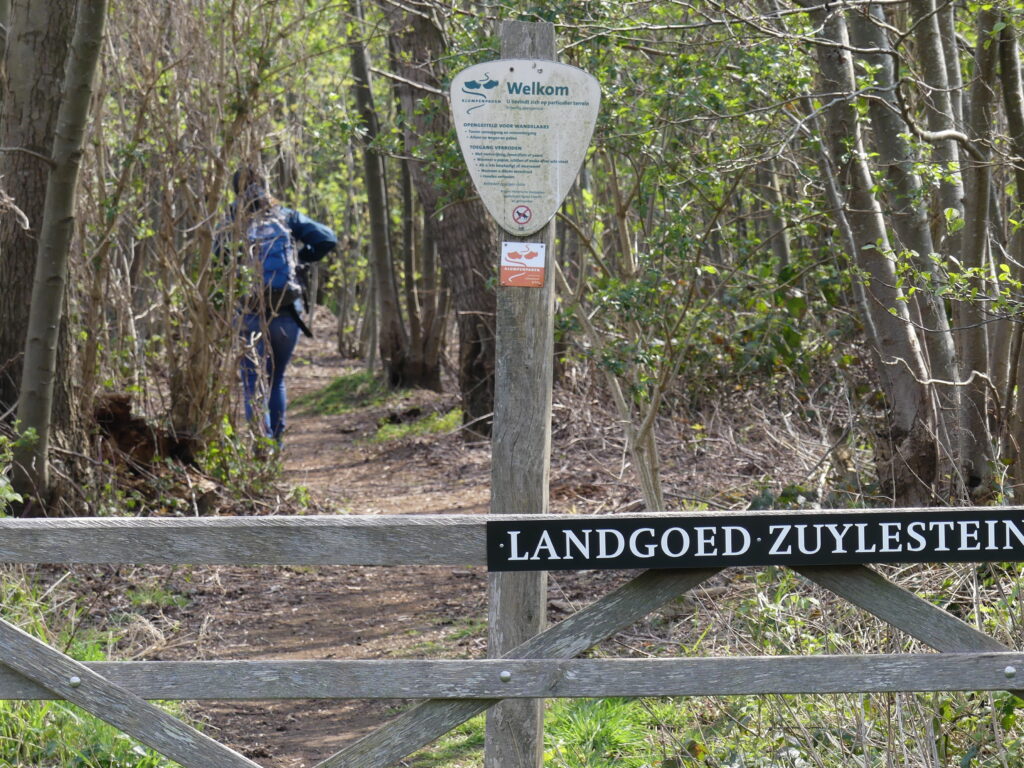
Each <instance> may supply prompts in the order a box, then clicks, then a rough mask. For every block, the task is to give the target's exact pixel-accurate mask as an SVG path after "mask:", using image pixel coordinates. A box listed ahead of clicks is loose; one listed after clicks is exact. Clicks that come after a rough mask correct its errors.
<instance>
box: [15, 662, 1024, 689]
mask: <svg viewBox="0 0 1024 768" xmlns="http://www.w3.org/2000/svg"><path fill="white" fill-rule="evenodd" d="M84 666H86V667H88V668H89V669H90V670H92V671H93V672H96V673H98V674H99V675H101V676H102V677H104V678H105V679H106V680H108V681H109V682H110V683H113V684H114V685H118V686H121V687H123V688H125V689H127V690H129V691H132V692H133V693H135V694H136V695H138V696H141V697H143V698H146V699H165V700H178V699H190V700H228V699H230V700H270V699H350V698H360V699H426V698H430V699H494V698H600V697H607V696H711V695H715V696H722V695H726V696H728V695H739V694H744V695H749V694H767V693H811V694H824V693H843V692H850V693H861V692H863V693H868V692H872V693H874V692H894V691H994V690H1003V689H1005V688H1006V687H1007V686H1008V685H1011V684H1012V683H1013V682H1015V680H1016V677H1017V675H1018V674H1019V675H1020V676H1021V677H1024V654H1022V653H1018V652H1007V653H948V654H888V655H881V654H875V655H865V656H854V655H850V656H780V657H725V658H699V659H678V658H672V659H574V660H564V659H488V660H481V661H420V660H414V661H403V660H389V661H333V660H332V661H192V662H176V661H155V662H154V661H150V662H94V663H89V664H85V665H84ZM81 685H82V686H85V685H86V684H85V683H82V684H81ZM84 692H85V691H83V693H84ZM55 698H59V697H57V696H56V695H54V694H53V693H51V692H50V691H48V690H47V689H45V688H43V687H42V686H39V685H36V684H35V683H32V682H31V681H29V680H27V679H26V678H24V677H22V676H21V675H19V674H18V673H16V672H13V671H11V670H8V669H7V668H5V667H2V666H0V699H55Z"/></svg>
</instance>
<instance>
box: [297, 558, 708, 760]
mask: <svg viewBox="0 0 1024 768" xmlns="http://www.w3.org/2000/svg"><path fill="white" fill-rule="evenodd" d="M716 573H718V569H702V570H686V571H675V570H666V571H646V572H645V573H643V574H641V575H640V576H638V577H637V578H635V579H633V580H632V581H630V582H628V583H626V584H624V585H623V586H621V587H619V588H618V589H617V590H615V591H614V592H611V593H610V594H608V595H605V596H604V597H603V598H601V599H600V600H597V601H595V602H593V603H591V604H590V605H588V606H587V607H586V608H584V609H583V610H582V611H580V612H579V613H576V614H573V615H572V616H570V617H569V618H567V619H565V620H564V621H561V622H559V623H558V624H556V625H555V626H553V627H551V628H550V629H548V630H546V631H544V632H542V633H541V634H539V635H536V636H535V637H533V638H531V639H530V640H528V641H526V642H525V643H523V644H522V645H520V646H519V647H518V648H515V649H514V650H513V651H512V652H511V653H509V654H507V656H508V657H509V658H519V659H522V658H538V659H554V658H563V659H570V658H572V657H574V656H577V655H578V654H580V653H583V651H585V650H587V649H588V648H591V647H593V646H594V645H596V644H597V643H598V642H600V641H601V640H603V639H605V638H606V637H609V636H611V635H613V634H614V633H615V632H617V631H619V630H620V629H622V628H624V627H627V626H629V625H630V624H632V623H633V622H635V621H639V620H640V619H642V618H643V617H644V616H646V615H647V614H648V613H650V612H651V611H654V610H657V609H658V608H660V607H661V606H663V605H664V604H665V603H667V602H668V601H669V600H671V599H673V598H675V597H677V596H678V595H680V594H682V593H683V592H686V591H687V590H689V589H693V588H694V587H695V586H697V585H698V584H700V583H701V582H703V581H705V580H706V579H709V578H711V577H712V576H714V575H715V574H716ZM498 701H500V699H482V700H481V699H452V700H447V701H446V700H438V699H431V700H429V701H425V702H423V703H422V704H419V705H418V706H416V707H413V708H412V709H411V710H409V711H407V712H404V713H403V714H401V715H400V716H399V717H397V718H396V719H395V720H393V721H392V722H390V723H388V724H387V725H385V726H384V727H382V728H378V729H377V730H376V731H374V732H373V733H371V734H369V735H367V736H364V737H363V738H361V739H359V740H358V741H356V742H354V743H352V744H351V745H349V746H348V747H346V748H345V749H343V750H341V751H340V752H338V753H336V754H334V755H332V756H331V757H329V758H327V759H326V760H324V761H323V762H322V763H319V764H318V765H317V766H315V768H342V767H343V766H344V768H382V766H387V765H391V764H392V763H394V762H396V761H398V760H400V759H402V758H403V757H405V756H406V755H408V754H410V753H412V752H414V751H416V750H417V749H419V748H420V747H423V746H425V745H427V744H429V743H430V742H432V741H434V740H435V739H437V738H438V737H440V736H443V735H444V734H445V733H447V732H448V731H450V730H451V729H452V728H454V727H455V726H457V725H459V724H460V723H463V722H465V721H466V720H468V719H469V718H471V717H473V716H474V715H478V714H480V713H481V712H483V711H484V710H486V709H487V708H488V707H491V706H493V705H494V704H496V703H497V702H498Z"/></svg>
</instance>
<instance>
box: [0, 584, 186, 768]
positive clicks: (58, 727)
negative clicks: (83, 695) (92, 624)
mask: <svg viewBox="0 0 1024 768" xmlns="http://www.w3.org/2000/svg"><path fill="white" fill-rule="evenodd" d="M75 606H76V603H75V602H74V598H73V596H68V595H64V594H62V592H61V590H60V587H59V585H58V586H57V587H56V588H50V589H47V590H44V589H43V588H42V587H41V586H40V585H38V584H37V583H35V582H34V581H33V579H32V578H31V576H30V575H29V574H28V572H26V571H25V570H22V569H14V568H7V569H0V617H2V618H3V619H4V620H6V621H9V622H11V623H12V624H15V625H17V626H19V627H21V628H22V629H23V630H25V631H26V632H28V633H29V634H31V635H32V636H33V637H35V638H37V639H39V640H42V641H43V642H45V643H47V644H48V645H50V646H52V647H54V648H57V649H58V650H60V651H62V652H64V653H66V654H68V655H69V656H71V657H72V658H74V659H76V660H78V661H103V660H105V659H106V657H107V655H108V653H109V651H110V649H111V648H112V647H113V645H114V643H115V642H116V640H117V638H116V636H115V635H114V634H113V633H109V632H102V631H96V630H92V629H86V628H84V627H83V626H82V621H81V620H82V618H83V616H82V614H83V609H82V608H76V607H75ZM174 765H176V763H173V762H171V761H169V760H166V759H164V758H162V757H161V756H160V755H158V754H157V753H155V752H153V751H151V750H149V749H147V748H145V747H143V746H142V745H140V744H139V743H138V742H136V741H134V740H133V739H131V738H130V737H128V736H126V735H125V734H123V733H121V732H120V731H119V730H117V729H116V728H114V727H113V726H110V725H107V724H106V723H104V722H103V721H102V720H99V719H97V718H95V717H93V716H92V715H90V714H88V713H87V712H85V711H83V710H81V709H79V708H78V707H76V706H74V705H72V704H69V703H67V702H64V701H41V702H37V701H4V700H0V768H15V767H17V768H29V767H31V768H171V766H174Z"/></svg>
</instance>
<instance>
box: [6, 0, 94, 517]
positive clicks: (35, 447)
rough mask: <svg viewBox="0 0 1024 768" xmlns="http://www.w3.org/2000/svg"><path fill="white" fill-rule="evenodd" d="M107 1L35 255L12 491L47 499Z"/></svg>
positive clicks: (62, 116)
mask: <svg viewBox="0 0 1024 768" xmlns="http://www.w3.org/2000/svg"><path fill="white" fill-rule="evenodd" d="M106 11H107V3H106V0H82V2H81V3H80V5H79V10H78V15H77V22H76V26H75V34H74V39H73V41H72V45H71V53H70V56H69V59H68V65H67V71H66V77H65V83H64V97H63V99H62V100H61V103H60V109H59V112H58V115H57V131H56V137H55V140H54V145H53V168H52V170H51V172H50V176H49V181H48V183H47V186H46V201H45V206H44V208H43V218H42V223H41V231H40V234H39V252H38V254H37V256H36V268H35V277H34V280H33V285H32V302H31V309H30V312H29V326H28V339H27V342H26V345H25V364H24V369H23V374H22V379H21V397H20V400H19V407H18V428H19V430H20V431H21V432H22V433H23V434H24V433H25V432H27V431H28V430H34V431H35V438H34V439H33V440H30V441H21V442H19V443H18V444H16V445H15V449H14V468H15V471H14V476H13V478H12V480H13V485H14V488H15V490H16V491H17V492H19V493H20V494H22V496H24V497H26V498H30V497H31V498H34V499H36V500H37V501H39V502H40V503H42V504H46V503H47V501H48V500H49V496H50V473H49V460H48V454H49V446H50V423H51V411H52V406H53V392H54V379H55V378H56V367H57V335H58V328H59V327H60V324H61V314H62V310H63V300H64V292H65V286H66V283H67V272H68V252H69V250H70V248H71V237H72V235H73V232H74V224H75V218H74V216H75V186H76V184H77V182H78V167H79V163H80V162H81V158H82V143H83V141H84V138H85V127H86V123H87V122H88V118H89V99H90V97H91V96H92V83H93V76H94V74H95V72H96V63H97V61H99V57H100V47H101V44H102V41H103V28H104V24H105V21H106Z"/></svg>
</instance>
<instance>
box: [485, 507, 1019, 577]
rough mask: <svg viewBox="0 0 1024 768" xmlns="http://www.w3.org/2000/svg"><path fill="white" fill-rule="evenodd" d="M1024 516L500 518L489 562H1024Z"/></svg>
mask: <svg viewBox="0 0 1024 768" xmlns="http://www.w3.org/2000/svg"><path fill="white" fill-rule="evenodd" d="M1014 513H1016V514H1014ZM1022 514H1024V510H1013V512H1010V513H1002V514H1000V513H999V512H985V513H973V512H963V511H961V512H957V513H955V514H951V513H950V512H948V511H946V512H936V513H921V514H917V513H913V514H911V513H898V514H897V513H892V514H885V513H873V514H869V513H835V514H830V515H827V517H826V519H825V520H821V518H818V520H819V521H818V522H811V520H813V518H811V519H808V517H806V516H798V515H785V514H780V515H778V516H776V515H771V516H768V515H763V516H746V515H730V516H729V517H728V518H726V519H720V518H714V517H701V516H690V517H678V516H670V515H663V516H660V517H658V516H649V517H642V518H637V519H630V518H613V519H611V520H608V522H602V524H601V525H600V526H598V525H595V524H594V522H593V521H578V522H558V521H556V522H551V523H545V522H542V521H536V522H534V521H531V522H529V523H526V522H518V523H501V522H495V523H488V553H489V554H488V561H489V564H490V565H491V567H492V568H496V569H497V570H525V569H541V570H547V569H556V568H558V569H565V568H592V567H596V568H630V567H644V568H648V567H655V568H675V567H697V566H701V567H703V566H706V565H711V564H714V565H721V566H728V565H770V564H774V563H778V564H783V565H786V564H796V565H800V564H829V563H872V562H952V561H957V562H973V561H986V560H988V561H994V560H1011V561H1012V560H1015V561H1018V562H1024V517H1022V516H1021V515H1022ZM1004 515H1005V516H1004ZM829 518H830V519H829ZM935 518H938V519H935ZM492 556H493V558H494V559H492Z"/></svg>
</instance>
